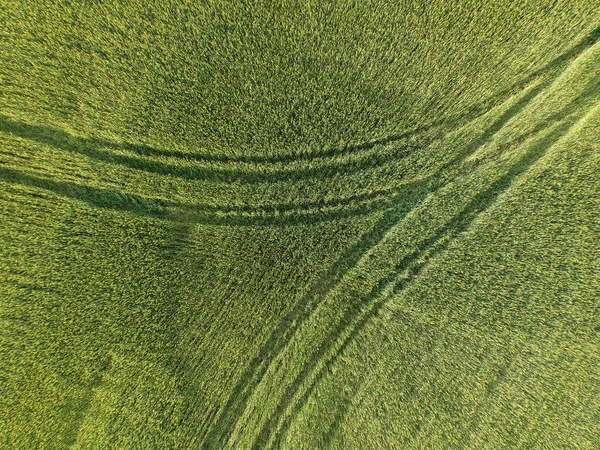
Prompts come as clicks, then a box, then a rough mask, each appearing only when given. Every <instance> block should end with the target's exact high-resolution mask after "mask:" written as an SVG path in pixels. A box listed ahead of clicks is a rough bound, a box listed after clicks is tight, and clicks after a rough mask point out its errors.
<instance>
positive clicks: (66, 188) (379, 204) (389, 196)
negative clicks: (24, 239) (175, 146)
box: [0, 166, 424, 226]
mask: <svg viewBox="0 0 600 450" xmlns="http://www.w3.org/2000/svg"><path fill="white" fill-rule="evenodd" d="M0 180H3V181H6V182H9V183H15V184H19V185H23V186H30V187H35V188H39V189H44V190H49V191H51V192H54V193H56V194H58V195H60V196H63V197H67V198H71V199H74V200H79V201H83V202H85V203H88V204H89V205H91V206H94V207H98V208H106V209H113V210H117V211H124V212H130V213H134V214H136V215H139V216H142V217H153V218H156V219H160V220H168V221H171V222H178V223H189V224H194V223H198V224H204V225H227V226H249V225H264V226H267V225H271V226H289V225H294V224H309V223H318V222H322V221H326V220H340V219H343V218H348V217H356V216H364V215H368V214H371V213H373V212H375V211H379V210H382V209H386V208H389V207H391V205H393V203H394V201H395V200H396V199H397V198H398V197H399V196H400V195H401V194H402V193H406V195H407V198H409V197H410V196H411V195H413V192H414V191H415V190H418V189H422V187H423V184H424V182H423V181H421V180H417V181H415V182H413V183H406V184H403V185H399V186H396V187H392V188H387V189H382V190H379V191H375V192H372V193H365V194H361V195H357V196H351V197H348V198H346V199H342V200H341V201H337V202H336V201H335V200H332V201H331V202H325V203H324V204H323V203H321V202H314V203H306V204H304V205H302V206H306V207H308V208H307V209H305V210H298V209H297V208H295V205H281V206H280V207H281V209H282V210H284V211H288V212H290V213H291V214H281V215H280V214H278V213H277V212H278V208H279V207H277V206H274V207H268V208H266V209H264V210H263V209H260V208H256V209H254V210H249V209H246V210H245V211H243V212H251V213H252V215H244V214H240V212H239V211H237V210H236V209H233V208H232V209H231V210H230V211H229V212H230V213H235V214H226V215H220V214H217V213H218V212H220V211H219V210H218V208H217V207H212V206H204V205H196V206H190V205H185V204H180V203H175V202H168V201H164V200H162V199H157V198H150V197H142V196H139V195H135V194H130V193H127V194H125V193H121V192H119V191H115V190H112V189H107V188H101V187H92V186H86V185H81V184H78V183H75V182H72V181H59V180H54V179H50V178H44V177H38V176H36V175H32V174H29V173H25V172H22V171H20V170H16V169H13V168H9V167H2V166H0ZM402 198H405V197H402ZM324 207H328V208H331V209H330V210H323V209H321V208H324Z"/></svg>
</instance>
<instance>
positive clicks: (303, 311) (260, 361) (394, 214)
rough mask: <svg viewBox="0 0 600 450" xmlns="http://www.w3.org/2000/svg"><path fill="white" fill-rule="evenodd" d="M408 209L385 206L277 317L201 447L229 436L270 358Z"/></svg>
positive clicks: (285, 343) (416, 198)
mask: <svg viewBox="0 0 600 450" xmlns="http://www.w3.org/2000/svg"><path fill="white" fill-rule="evenodd" d="M413 195H414V197H415V200H413V201H416V202H418V201H419V198H420V197H424V195H425V193H424V192H421V193H418V194H416V195H415V194H413ZM407 212H408V210H403V209H402V208H400V207H398V205H396V207H391V208H390V209H388V210H387V211H386V213H385V214H384V215H383V217H382V218H381V219H379V220H378V221H377V223H376V224H375V225H374V226H373V227H372V228H371V230H370V231H369V232H368V233H367V234H365V235H364V236H362V237H361V238H360V239H358V240H357V241H356V242H355V243H354V244H353V245H352V246H351V247H350V248H349V249H348V250H346V252H344V254H343V255H342V256H341V257H340V258H338V260H337V261H336V263H334V264H333V266H331V268H330V269H328V270H327V272H325V273H324V274H323V275H322V276H321V277H320V278H319V279H318V281H317V282H316V283H315V284H314V285H312V286H311V287H310V289H309V290H308V292H307V293H306V294H304V295H303V296H302V298H301V299H300V300H298V301H297V302H296V304H295V306H294V307H293V308H292V310H290V311H289V312H288V313H287V314H286V316H285V317H284V318H283V319H282V320H280V321H279V324H278V326H277V328H276V329H275V330H274V331H273V332H272V333H271V335H270V337H269V339H268V340H267V342H265V344H264V345H263V346H262V347H261V348H260V351H259V353H258V355H257V356H256V357H254V358H253V359H252V361H251V362H250V364H249V365H248V368H247V369H246V371H245V372H244V374H243V375H242V376H241V377H240V379H239V380H238V382H237V384H236V386H235V387H234V388H233V390H232V392H231V394H230V396H229V399H228V401H227V403H226V404H225V405H224V407H223V409H222V413H221V415H220V416H219V418H218V419H217V421H216V422H215V423H214V424H213V426H212V427H211V429H210V432H209V433H208V435H207V437H206V439H205V441H204V442H203V445H202V447H203V448H207V449H212V448H216V447H218V446H220V445H222V443H223V442H226V441H227V440H228V439H229V437H230V436H231V433H232V432H233V427H234V425H235V422H236V420H237V419H238V417H239V416H240V415H241V414H242V412H243V411H244V409H245V408H246V405H247V403H248V400H249V399H250V396H251V395H252V393H253V391H254V389H255V388H256V386H258V385H259V383H260V382H261V380H262V378H263V376H264V375H265V373H266V371H267V369H268V367H269V365H270V364H271V362H272V360H273V359H274V358H275V357H276V356H277V355H278V354H279V353H280V352H281V350H282V349H283V348H284V347H285V346H286V345H287V343H288V342H289V340H290V339H291V337H292V336H293V335H294V334H295V332H296V330H297V329H298V328H299V327H300V325H301V324H302V323H303V322H304V320H306V318H308V317H309V316H310V314H311V312H312V309H313V308H314V307H315V306H316V304H318V303H319V301H320V299H321V298H322V297H324V296H325V295H326V294H327V293H328V292H330V291H331V290H332V289H333V288H334V287H335V286H336V285H337V284H338V282H339V280H341V278H342V277H343V276H344V274H345V273H346V272H347V271H349V270H350V269H352V267H354V266H355V265H356V264H357V263H358V261H360V260H361V258H362V257H363V256H364V255H365V254H366V253H367V252H368V251H369V249H370V248H371V247H373V246H374V245H376V244H377V243H378V242H379V241H380V240H381V239H382V238H383V236H384V235H385V234H386V233H387V232H388V231H389V230H390V229H391V228H392V227H393V226H394V225H395V224H396V223H397V221H398V220H399V218H398V216H400V218H401V217H403V216H404V215H405V214H406V213H407Z"/></svg>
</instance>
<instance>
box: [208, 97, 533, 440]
mask: <svg viewBox="0 0 600 450" xmlns="http://www.w3.org/2000/svg"><path fill="white" fill-rule="evenodd" d="M539 92H541V89H534V94H533V95H527V96H526V97H525V98H524V99H522V100H521V101H519V102H518V103H517V104H516V105H514V106H513V107H511V108H510V109H509V111H507V112H506V113H504V114H503V115H501V117H500V118H499V119H497V120H496V121H495V122H494V123H493V124H492V125H491V127H490V128H491V129H492V130H494V132H493V133H492V132H487V133H485V134H484V137H483V138H479V139H477V140H475V141H474V142H473V144H471V145H470V146H468V150H469V152H468V153H467V152H462V153H461V154H460V158H458V157H457V158H453V159H452V160H451V163H448V164H446V165H444V166H443V167H442V168H441V169H440V170H436V171H435V173H434V174H432V175H431V176H429V177H427V179H426V181H429V180H433V181H435V180H436V178H437V177H438V176H439V175H440V174H441V173H443V170H447V169H449V168H450V167H451V166H452V165H454V166H456V165H458V164H459V163H460V162H461V161H462V160H463V159H464V158H465V157H466V156H468V155H469V154H470V153H472V152H474V151H475V150H477V149H478V148H479V147H480V146H481V145H483V144H485V143H486V142H487V141H488V140H489V139H490V138H491V137H492V136H493V135H494V134H495V133H496V132H497V131H499V130H500V129H501V128H502V127H503V126H504V125H505V124H506V123H507V122H508V121H509V120H510V119H511V118H512V117H514V116H516V115H517V114H518V113H519V112H520V111H521V110H522V109H524V108H525V106H526V105H527V104H528V103H529V102H530V101H531V100H533V98H535V97H536V96H537V94H539ZM439 187H441V183H438V185H437V186H436V187H435V188H434V190H437V189H438V188H439ZM429 190H430V189H426V190H425V191H424V192H422V193H421V196H420V198H419V200H418V201H417V202H416V203H418V202H420V201H421V200H423V199H424V198H425V196H426V195H427V193H428V191H429ZM390 211H393V209H391V210H390ZM407 212H408V211H407ZM403 216H404V215H403ZM403 216H402V217H403ZM402 217H400V220H401V219H402ZM397 223H398V222H395V223H389V219H387V218H384V219H382V220H381V221H380V222H378V223H377V225H376V226H375V227H374V228H373V231H377V233H376V235H375V234H374V235H373V237H375V236H378V239H377V240H376V241H375V240H374V239H372V238H369V239H366V240H365V241H368V242H369V246H368V247H367V248H364V249H363V250H362V251H361V252H353V251H351V255H352V258H351V260H352V264H351V265H350V264H344V260H345V259H346V258H348V256H347V255H342V257H341V258H340V259H339V260H338V263H336V265H335V266H337V265H338V264H339V265H340V268H342V267H344V269H342V270H343V271H342V270H339V269H337V268H336V269H335V272H336V276H335V277H332V279H331V280H330V281H327V278H330V275H329V274H325V276H324V277H323V278H321V281H320V282H318V283H317V285H316V289H314V291H313V290H312V289H311V291H309V292H310V294H309V295H308V298H306V297H304V298H303V299H302V300H300V301H299V302H298V303H297V304H296V306H295V307H294V309H293V310H292V311H291V313H290V314H289V315H288V316H286V317H285V318H284V319H283V320H282V321H281V322H280V326H279V327H278V328H277V329H276V330H275V331H274V332H273V333H272V334H271V337H270V338H269V341H268V342H267V343H266V344H265V345H264V346H263V347H262V348H261V351H260V353H259V355H258V356H257V357H256V358H254V359H253V361H252V362H251V363H250V365H249V370H247V371H246V372H245V373H244V375H242V377H241V378H240V380H239V381H238V383H237V385H236V386H235V387H234V389H233V391H232V394H231V396H230V398H229V401H228V403H227V404H226V406H225V408H224V412H223V413H222V414H221V416H220V417H219V419H218V420H217V422H216V423H215V424H214V425H213V426H212V427H211V432H210V433H209V434H208V436H207V440H205V441H204V442H203V448H213V447H215V446H218V445H221V444H222V443H223V442H227V441H228V440H229V438H230V437H231V434H232V432H233V428H234V426H235V425H234V424H235V422H236V421H237V420H238V419H239V417H240V416H241V415H242V414H243V411H244V409H245V407H246V405H247V403H248V400H249V398H250V396H251V395H252V392H253V391H254V390H255V388H256V387H257V386H258V384H259V383H260V381H261V380H262V377H263V376H264V374H265V373H266V371H267V369H268V367H269V365H270V363H271V362H272V361H273V360H274V359H275V357H276V356H277V355H278V354H279V353H280V352H281V350H283V348H284V347H285V346H286V345H287V344H288V343H289V341H290V340H291V338H292V336H293V335H294V334H295V332H296V330H297V329H298V328H299V327H300V325H301V324H302V323H303V322H304V321H305V320H306V319H307V318H308V317H309V316H310V314H311V310H312V309H313V308H314V306H316V304H318V303H320V301H319V300H321V299H322V298H324V297H325V296H326V295H327V294H328V293H329V292H330V291H331V290H332V289H333V288H334V287H335V286H336V285H337V284H338V283H339V281H340V280H341V279H342V277H343V275H344V274H345V273H346V272H347V271H349V270H351V269H352V268H353V267H354V266H355V265H356V264H357V263H358V261H359V260H360V259H361V258H362V257H363V256H364V255H365V254H366V253H367V252H368V251H369V249H370V248H371V247H373V246H374V245H376V244H377V243H378V242H379V241H381V239H383V237H384V236H385V235H386V234H387V232H388V231H389V230H391V229H392V228H393V227H394V226H395V225H397ZM321 286H324V287H326V288H325V289H323V288H322V287H321ZM315 301H316V304H315V305H312V303H314V302H315ZM305 303H306V304H307V305H306V306H303V305H304V304H305ZM302 308H304V313H303V314H300V310H301V309H302ZM297 316H299V317H298V319H299V320H297ZM292 325H293V327H292ZM271 348H274V349H275V350H274V351H269V350H270V349H271ZM253 371H255V372H258V375H255V374H253V373H252V372H253ZM234 406H235V409H234ZM271 421H272V419H270V420H269V421H268V422H267V423H269V422H271ZM223 428H227V429H228V431H227V432H226V433H222V432H221V431H220V430H222V429H223ZM269 428H270V426H269V425H266V426H265V427H263V430H262V431H261V434H260V436H261V437H260V438H259V439H258V440H257V443H258V444H261V443H263V442H262V441H264V440H266V438H268V432H269ZM219 433H221V434H219ZM264 443H265V444H266V442H264Z"/></svg>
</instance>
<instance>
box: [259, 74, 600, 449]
mask: <svg viewBox="0 0 600 450" xmlns="http://www.w3.org/2000/svg"><path fill="white" fill-rule="evenodd" d="M561 73H562V71H561ZM557 76H560V73H559V74H558V75H557ZM551 81H552V80H549V81H548V82H547V83H550V82H551ZM547 83H544V84H547ZM539 92H541V90H539V89H536V90H535V94H536V95H527V96H526V97H525V98H524V99H523V100H527V101H526V102H525V101H520V102H519V103H518V104H516V105H514V107H513V108H511V109H510V110H509V111H507V112H506V113H505V114H503V115H502V116H501V117H500V118H499V119H498V120H497V121H495V122H494V124H492V125H491V127H490V128H491V130H494V133H490V132H489V131H488V132H486V133H484V135H483V137H485V139H482V138H479V139H476V140H475V141H474V143H473V144H471V145H469V146H467V148H468V149H470V151H471V153H472V152H474V151H476V150H477V149H478V148H479V147H480V146H481V145H483V144H484V143H485V142H487V141H488V140H489V139H490V138H491V137H492V136H493V135H494V134H495V133H497V132H498V131H499V130H500V129H501V128H502V126H503V124H506V123H507V122H508V121H509V120H510V119H512V117H514V116H515V115H517V114H518V113H519V112H520V111H521V110H522V109H523V108H524V107H525V106H526V105H527V104H528V103H529V102H530V101H531V100H533V98H535V97H536V96H537V94H539ZM599 94H600V90H598V89H597V83H595V82H590V83H589V84H588V86H587V87H586V88H585V89H584V90H583V91H582V93H580V94H579V95H578V96H576V97H575V98H574V99H573V100H572V101H571V102H570V103H569V104H567V105H566V106H564V107H563V108H562V109H561V110H560V111H558V112H557V113H555V114H552V115H551V116H550V117H549V118H547V119H546V120H545V121H544V123H543V124H541V125H539V126H537V127H535V128H534V129H533V131H532V132H530V133H526V134H523V135H521V136H519V137H517V138H516V139H515V140H513V141H511V145H515V144H517V145H518V144H521V143H522V142H523V141H524V140H525V139H526V138H527V137H531V136H532V135H534V134H537V133H538V132H539V131H541V130H543V129H545V128H547V127H548V126H549V125H550V123H552V122H556V121H558V120H560V117H562V118H563V119H564V118H565V116H567V117H569V118H568V119H567V120H564V122H565V123H564V124H563V125H559V126H557V129H556V130H554V131H553V132H551V133H550V134H549V136H548V137H547V138H545V139H543V140H542V141H541V142H540V143H538V144H536V145H534V146H533V148H532V149H531V150H529V152H528V153H526V154H525V155H524V156H523V157H522V158H521V159H520V160H519V161H518V162H517V163H516V164H514V165H513V166H512V168H511V169H510V170H509V172H508V173H507V174H506V175H505V176H503V177H502V178H500V179H499V180H497V181H496V182H495V183H494V184H493V185H492V187H491V188H489V189H487V190H486V191H484V192H482V193H480V194H478V195H477V196H476V197H474V199H473V200H472V202H471V203H470V204H469V206H468V207H467V209H466V210H463V212H462V213H460V214H459V216H457V218H455V219H453V221H452V222H451V223H450V224H449V225H448V226H446V227H444V229H442V230H441V231H440V233H442V234H440V233H438V234H437V235H436V236H434V240H433V241H431V240H429V241H426V242H425V251H428V249H427V248H428V247H430V246H431V245H434V244H436V242H438V241H440V240H441V239H442V238H443V236H444V234H446V233H449V232H451V228H450V226H451V225H452V224H456V226H457V227H458V232H461V231H462V229H463V228H464V229H466V227H468V225H469V224H470V223H471V222H472V220H474V219H475V215H476V213H477V211H479V210H481V208H479V207H477V204H478V203H482V202H483V203H485V202H484V200H485V201H487V202H488V203H487V205H488V206H489V205H490V204H491V203H492V202H493V201H494V200H495V198H497V196H498V195H499V194H500V193H501V192H503V191H504V190H505V189H507V188H508V186H509V185H510V184H511V183H512V181H513V180H514V179H515V178H516V177H518V176H520V175H521V174H523V173H524V172H525V171H527V170H528V169H529V167H531V166H532V165H533V164H534V163H535V162H536V161H537V160H538V159H539V158H540V157H541V156H542V155H543V153H544V151H545V150H546V149H548V148H550V147H552V145H554V143H556V142H557V141H558V140H559V139H560V138H561V137H562V136H564V135H565V134H566V133H568V131H569V130H570V129H571V127H572V126H573V125H575V124H576V123H577V122H578V120H579V119H580V118H581V117H583V116H584V115H585V112H586V111H587V110H589V109H590V108H593V105H594V104H596V102H597V101H598V96H599ZM590 98H591V99H592V100H593V103H592V104H591V105H585V104H584V103H585V101H586V100H589V99H590ZM581 106H587V108H584V111H583V112H581V111H580V110H581ZM578 111H579V112H580V114H579V115H577V114H574V113H575V112H578ZM475 144H478V145H477V146H475ZM463 153H466V152H463ZM467 156H468V154H466V155H465V154H463V156H462V158H465V157H467ZM457 159H458V158H453V160H452V161H453V163H454V164H456V163H457V161H456V160H457ZM434 180H435V178H434ZM434 192H435V191H434ZM486 199H487V200H486ZM486 208H487V206H485V207H484V209H486ZM474 213H475V215H474ZM470 216H471V218H470V219H469V217H470ZM461 223H462V225H461ZM452 226H455V225H452ZM421 248H424V247H423V246H422V247H421ZM442 250H443V248H442ZM440 251H441V250H440ZM421 258H422V256H419V255H418V254H413V255H411V257H410V260H411V261H414V260H417V259H421ZM400 267H403V266H399V267H397V268H396V270H399V268H400ZM419 271H420V269H419ZM417 273H418V272H417ZM414 276H416V274H413V275H410V279H412V278H414ZM383 283H384V285H387V284H389V283H391V280H384V281H383ZM382 289H383V287H382V286H381V282H380V284H379V286H378V287H377V288H376V289H375V291H374V292H377V293H378V292H381V291H382ZM378 309H379V308H376V310H374V312H373V313H372V314H371V316H372V315H374V314H376V312H377V310H378ZM351 315H352V314H351V310H350V316H348V315H347V316H346V317H344V320H342V321H341V323H342V324H344V323H346V322H347V321H349V320H350V319H351ZM365 323H366V322H365ZM342 331H343V330H342ZM339 334H341V331H340V333H339ZM339 334H338V335H337V337H336V338H335V339H337V338H338V337H339ZM331 339H333V338H331V337H329V338H327V339H325V340H324V341H323V342H328V341H329V342H332V341H331ZM342 345H343V346H344V347H345V344H342ZM319 359H320V356H319V357H317V358H312V360H313V361H318V360H319ZM317 363H318V362H315V363H313V364H312V365H313V366H316V364H317ZM322 375H323V373H322V372H321V374H320V377H322ZM307 376H308V372H306V373H304V375H302V374H301V375H300V376H299V380H298V379H297V380H296V382H294V383H293V384H292V385H291V387H290V388H288V392H287V397H286V398H287V400H288V401H287V402H285V401H284V402H280V405H279V407H278V414H275V415H274V416H273V417H277V416H280V415H281V414H282V413H283V412H284V411H285V409H286V406H285V403H289V402H290V401H291V400H292V397H293V395H294V393H293V392H291V393H290V391H291V389H292V387H293V386H296V387H297V388H298V389H299V386H300V384H302V383H303V381H304V379H305V378H306V377H307ZM320 377H317V379H318V378H320ZM315 386H316V383H315V384H314V385H313V386H312V387H311V388H310V390H312V389H314V387H315ZM308 397H309V395H308V394H307V395H305V399H304V402H301V405H303V404H304V403H305V402H306V400H307V399H308ZM282 403H283V405H282ZM299 408H301V406H300V407H299ZM299 408H298V409H297V410H296V411H295V412H294V413H293V414H291V415H290V416H288V419H286V420H287V421H288V422H289V421H290V420H291V417H293V416H294V414H295V413H296V412H298V411H299ZM268 422H273V418H271V419H269V421H268ZM268 422H267V423H268ZM287 426H289V423H288V424H287V425H286V426H284V427H283V428H284V429H285V428H287ZM269 428H270V426H269V425H267V424H265V426H264V427H263V430H262V431H261V433H260V434H259V436H262V439H260V438H259V440H257V443H258V444H259V445H262V444H265V445H266V444H267V439H268V435H269V431H268V429H269ZM280 430H281V428H280ZM281 433H282V431H278V435H277V436H278V437H276V441H278V440H279V439H280V438H281ZM255 448H256V445H255Z"/></svg>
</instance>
